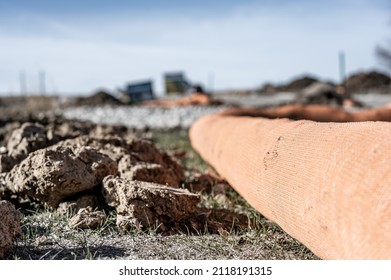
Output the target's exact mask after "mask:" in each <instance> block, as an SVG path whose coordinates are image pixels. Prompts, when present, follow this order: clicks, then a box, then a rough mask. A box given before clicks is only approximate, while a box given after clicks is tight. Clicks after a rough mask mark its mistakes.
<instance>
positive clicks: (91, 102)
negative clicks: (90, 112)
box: [73, 91, 122, 106]
mask: <svg viewBox="0 0 391 280" xmlns="http://www.w3.org/2000/svg"><path fill="white" fill-rule="evenodd" d="M121 104H122V102H121V101H120V100H118V99H117V98H115V97H114V96H112V95H111V94H109V93H107V92H105V91H98V92H96V93H95V94H93V95H91V96H88V97H79V98H77V99H76V100H75V101H74V104H73V105H75V106H102V105H112V106H115V105H121Z"/></svg>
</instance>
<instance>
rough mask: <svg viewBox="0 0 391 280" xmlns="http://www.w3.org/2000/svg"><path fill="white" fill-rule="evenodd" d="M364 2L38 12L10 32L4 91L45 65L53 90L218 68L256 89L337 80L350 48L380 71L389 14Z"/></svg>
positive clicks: (232, 81) (224, 82)
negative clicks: (221, 10)
mask: <svg viewBox="0 0 391 280" xmlns="http://www.w3.org/2000/svg"><path fill="white" fill-rule="evenodd" d="M360 3H361V4H360V5H358V8H354V7H353V8H351V9H347V8H345V10H341V11H338V10H336V9H332V10H330V11H319V10H317V9H319V7H318V6H316V5H315V6H314V7H312V9H311V10H308V9H306V10H304V9H301V8H300V7H292V6H289V7H285V8H281V9H279V10H275V9H274V8H270V7H269V8H262V7H260V6H248V7H243V8H241V9H237V10H235V11H232V12H231V13H230V14H223V15H216V17H215V18H213V17H211V16H207V17H203V16H200V17H197V16H196V15H194V16H191V17H175V16H174V15H169V16H158V17H149V16H148V15H146V16H145V17H142V16H138V17H136V18H125V17H124V16H123V15H122V16H120V17H117V18H116V17H113V16H110V17H107V18H106V17H102V16H101V17H96V18H87V19H77V20H75V21H70V20H60V19H58V20H53V19H50V18H45V17H35V18H34V19H35V26H36V27H35V28H32V30H33V31H35V32H31V30H30V29H29V28H27V29H26V28H25V27H23V28H22V29H20V30H18V32H16V29H17V27H15V28H16V29H15V28H14V29H13V33H12V34H11V33H10V32H9V31H7V30H6V29H3V30H0V36H1V37H0V61H2V63H1V64H0V92H4V91H8V90H10V89H13V90H17V88H18V75H19V72H20V70H25V71H26V72H27V73H38V71H40V70H41V69H44V70H45V71H46V73H47V76H48V78H49V79H50V81H51V84H48V90H49V91H51V90H57V91H60V92H67V93H70V92H90V91H92V90H94V89H96V88H97V87H106V88H108V89H115V88H117V87H122V86H124V84H125V83H126V82H128V81H132V80H140V79H147V78H152V79H153V80H154V81H155V82H156V89H157V90H158V91H159V92H161V91H162V90H163V89H162V81H161V77H162V74H163V73H164V72H165V71H171V70H184V71H185V72H186V74H187V76H188V77H189V78H190V79H191V80H192V81H195V82H201V83H204V84H206V83H207V80H208V76H210V74H211V73H213V75H214V78H215V82H214V87H215V88H217V89H224V88H249V87H255V86H259V85H260V84H262V83H263V82H265V81H276V82H278V81H285V80H287V79H290V78H291V77H293V76H297V75H300V74H302V73H309V74H313V75H317V76H319V77H320V78H324V79H334V80H337V79H338V69H337V67H338V62H337V57H338V52H339V51H340V50H344V51H345V52H346V57H347V68H348V70H349V71H351V72H354V71H357V70H359V69H370V68H374V67H376V66H377V64H376V59H375V57H374V47H375V45H376V44H377V43H381V42H382V40H385V39H386V38H387V34H388V33H387V31H388V30H387V29H388V28H389V26H387V11H383V10H380V9H374V8H372V7H371V6H370V5H369V4H368V3H367V2H365V1H364V2H360ZM363 3H364V4H365V3H367V4H366V5H364V4H363ZM32 75H33V74H30V76H31V79H32V80H34V76H32ZM34 75H35V74H34ZM31 84H34V82H31ZM32 87H33V86H32Z"/></svg>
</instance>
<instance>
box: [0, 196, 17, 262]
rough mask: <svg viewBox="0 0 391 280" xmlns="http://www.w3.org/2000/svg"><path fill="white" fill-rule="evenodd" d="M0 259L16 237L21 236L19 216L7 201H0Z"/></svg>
mask: <svg viewBox="0 0 391 280" xmlns="http://www.w3.org/2000/svg"><path fill="white" fill-rule="evenodd" d="M0 217H1V219H0V259H2V258H3V256H4V253H5V252H6V251H8V250H9V249H10V248H11V246H12V244H13V242H14V240H15V239H16V237H18V235H20V234H21V232H22V230H21V227H20V217H21V214H20V213H19V211H17V210H16V209H15V206H14V205H12V204H11V203H10V202H8V201H4V200H1V201H0Z"/></svg>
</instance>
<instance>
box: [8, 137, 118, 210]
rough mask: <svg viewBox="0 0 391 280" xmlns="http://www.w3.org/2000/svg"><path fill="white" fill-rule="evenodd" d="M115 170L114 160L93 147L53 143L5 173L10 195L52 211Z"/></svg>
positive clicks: (91, 187) (94, 185)
mask: <svg viewBox="0 0 391 280" xmlns="http://www.w3.org/2000/svg"><path fill="white" fill-rule="evenodd" d="M117 171H118V169H117V164H116V162H115V161H113V160H112V159H111V158H110V157H108V156H107V155H104V154H102V153H99V152H98V151H97V150H95V149H93V148H90V147H88V146H79V147H78V146H73V147H70V146H65V147H64V146H62V145H61V144H57V145H56V146H54V147H50V148H46V149H41V150H38V151H36V152H33V153H30V154H29V156H28V157H27V158H26V159H25V160H23V161H22V162H21V163H20V164H18V165H16V166H14V168H12V170H11V171H10V172H9V173H8V174H7V177H6V182H7V187H8V189H9V190H10V191H11V192H12V193H13V194H23V195H28V196H29V197H31V198H33V199H34V200H36V201H39V202H41V203H44V204H46V205H47V206H49V207H53V208H54V207H57V206H58V204H59V203H60V202H62V201H64V200H65V199H66V198H68V197H71V196H74V195H76V194H78V193H81V192H85V191H87V190H91V189H93V188H94V187H96V186H97V185H98V184H99V183H100V182H101V181H102V180H103V178H104V177H105V176H107V175H111V174H112V175H115V174H117Z"/></svg>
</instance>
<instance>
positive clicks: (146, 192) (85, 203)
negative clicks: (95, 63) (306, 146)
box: [0, 98, 317, 260]
mask: <svg viewBox="0 0 391 280" xmlns="http://www.w3.org/2000/svg"><path fill="white" fill-rule="evenodd" d="M37 100H38V101H37ZM37 100H35V101H34V100H33V101H31V100H29V101H28V102H26V100H17V101H18V102H16V101H15V100H13V101H12V100H11V101H9V100H6V101H7V102H5V100H3V101H2V102H0V107H1V108H0V109H1V112H2V113H1V115H0V147H3V149H2V154H1V155H0V156H1V157H2V162H1V163H0V164H1V165H0V167H1V168H2V170H1V172H0V198H1V199H3V200H8V201H11V202H12V203H13V204H14V205H15V206H16V207H17V209H18V210H19V211H20V212H21V213H22V215H23V216H22V234H21V235H20V237H19V238H18V239H17V240H16V241H15V242H14V246H13V247H12V249H11V250H9V251H8V252H7V253H6V255H5V259H34V260H39V259H41V260H47V259H186V260H193V259H317V257H316V256H315V255H314V254H312V253H311V252H310V251H309V250H308V249H307V248H306V247H304V246H303V245H302V244H300V243H299V242H298V241H296V240H294V239H293V238H291V237H290V236H288V235H287V234H286V233H285V232H284V231H282V230H281V229H280V228H279V227H278V226H277V225H276V224H274V223H273V222H271V221H269V220H267V219H265V218H264V217H262V215H260V214H259V213H258V212H256V211H255V210H254V209H253V208H252V207H251V206H250V205H248V204H247V203H246V201H244V200H243V198H241V197H240V196H239V195H238V194H237V193H236V192H235V191H234V190H233V189H232V188H231V187H230V186H229V185H228V184H227V183H226V182H225V181H224V180H223V179H222V178H220V177H219V175H218V174H216V173H215V172H214V171H213V170H212V169H211V168H210V167H209V166H208V165H207V164H206V163H205V162H204V161H203V160H202V159H201V158H200V157H199V156H198V154H196V153H195V152H194V150H193V149H192V147H191V146H190V143H189V139H188V131H187V130H184V129H176V130H169V131H164V130H159V131H157V130H156V131H154V130H152V131H151V130H143V131H140V130H135V129H130V128H128V127H123V126H108V125H105V126H104V125H99V124H93V123H89V122H80V121H75V120H68V119H65V118H63V117H62V116H60V115H56V114H54V113H53V111H52V109H53V103H52V102H49V101H48V100H47V98H43V99H37ZM42 100H45V102H42ZM5 103H7V105H6V106H2V105H1V104H3V105H4V104H5ZM10 104H11V105H12V104H13V105H12V106H10ZM40 163H42V164H40ZM51 164H52V165H51ZM75 164H77V168H75ZM64 166H65V167H66V168H68V169H67V170H68V171H69V170H70V171H71V172H63V173H61V172H62V171H61V170H62V169H61V168H65V167H64ZM45 168H46V169H45ZM59 180H60V181H61V180H62V181H61V187H62V188H57V187H58V186H57V185H56V184H57V183H56V182H58V181H59ZM75 182H76V183H75ZM165 182H166V183H167V182H169V184H170V186H167V184H164V183H165ZM75 185H77V186H79V187H80V188H78V189H75V188H74V187H70V186H75ZM64 186H65V187H64ZM129 186H132V187H131V188H130V187H129ZM64 188H65V189H67V190H69V192H67V191H64ZM113 188H116V189H114V191H113ZM127 189H132V193H130V194H129V193H128V192H127ZM50 190H52V193H51V192H50ZM107 193H110V195H106V196H105V194H107ZM120 196H122V198H121V197H120ZM118 197H119V198H118ZM122 202H123V203H122ZM138 209H143V211H141V212H143V213H146V211H147V212H148V216H147V217H148V219H147V220H145V219H143V217H145V216H142V215H141V216H140V215H139V214H138V213H139V212H140V211H139V210H138ZM75 217H76V218H75ZM85 217H87V218H85ZM97 219H98V220H97ZM150 219H152V220H154V221H156V223H151V222H150ZM81 225H82V226H81Z"/></svg>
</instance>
